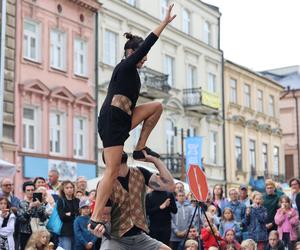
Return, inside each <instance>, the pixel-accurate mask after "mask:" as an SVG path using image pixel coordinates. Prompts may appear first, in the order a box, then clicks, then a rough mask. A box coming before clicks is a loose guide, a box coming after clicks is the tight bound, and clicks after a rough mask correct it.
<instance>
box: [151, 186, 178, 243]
mask: <svg viewBox="0 0 300 250" xmlns="http://www.w3.org/2000/svg"><path fill="white" fill-rule="evenodd" d="M146 212H147V215H148V216H149V221H150V226H149V230H150V237H151V238H154V239H156V240H158V241H161V242H162V243H164V244H166V245H169V243H170V237H171V219H172V215H171V213H173V214H176V213H177V206H176V201H175V198H174V195H173V193H170V192H167V191H155V190H154V191H152V192H150V193H148V194H147V195H146Z"/></svg>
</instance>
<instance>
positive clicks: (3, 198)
mask: <svg viewBox="0 0 300 250" xmlns="http://www.w3.org/2000/svg"><path fill="white" fill-rule="evenodd" d="M3 200H5V201H6V204H7V209H10V207H11V204H10V201H9V200H8V199H7V198H6V197H1V198H0V202H1V201H3Z"/></svg>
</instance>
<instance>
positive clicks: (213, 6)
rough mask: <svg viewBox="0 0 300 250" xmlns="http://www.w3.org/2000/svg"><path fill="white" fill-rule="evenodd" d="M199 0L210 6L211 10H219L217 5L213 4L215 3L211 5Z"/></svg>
mask: <svg viewBox="0 0 300 250" xmlns="http://www.w3.org/2000/svg"><path fill="white" fill-rule="evenodd" d="M199 2H201V3H203V4H204V5H206V6H208V7H209V8H211V9H212V10H215V11H218V12H220V10H219V7H217V6H215V5H212V4H209V3H205V2H203V1H201V0H199Z"/></svg>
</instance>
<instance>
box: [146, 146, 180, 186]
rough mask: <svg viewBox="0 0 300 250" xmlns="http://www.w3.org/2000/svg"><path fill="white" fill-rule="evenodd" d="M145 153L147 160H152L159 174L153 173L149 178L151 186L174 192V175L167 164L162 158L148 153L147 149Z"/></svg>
mask: <svg viewBox="0 0 300 250" xmlns="http://www.w3.org/2000/svg"><path fill="white" fill-rule="evenodd" d="M143 152H144V155H145V158H146V161H147V162H152V163H153V164H154V166H155V167H156V168H157V170H158V172H159V175H156V174H153V175H152V176H151V178H150V180H149V187H150V188H152V189H154V190H158V191H168V192H174V190H175V183H174V180H173V176H172V175H171V173H170V172H169V170H168V169H167V167H166V165H165V164H164V163H163V162H162V160H160V159H158V158H156V157H153V156H151V155H148V154H147V153H146V152H145V151H143Z"/></svg>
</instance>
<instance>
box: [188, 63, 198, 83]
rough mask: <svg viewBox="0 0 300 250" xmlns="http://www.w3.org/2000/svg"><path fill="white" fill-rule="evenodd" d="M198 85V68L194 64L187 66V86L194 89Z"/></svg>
mask: <svg viewBox="0 0 300 250" xmlns="http://www.w3.org/2000/svg"><path fill="white" fill-rule="evenodd" d="M196 86H197V69H196V67H194V66H192V65H188V68H187V88H188V89H193V88H196Z"/></svg>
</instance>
